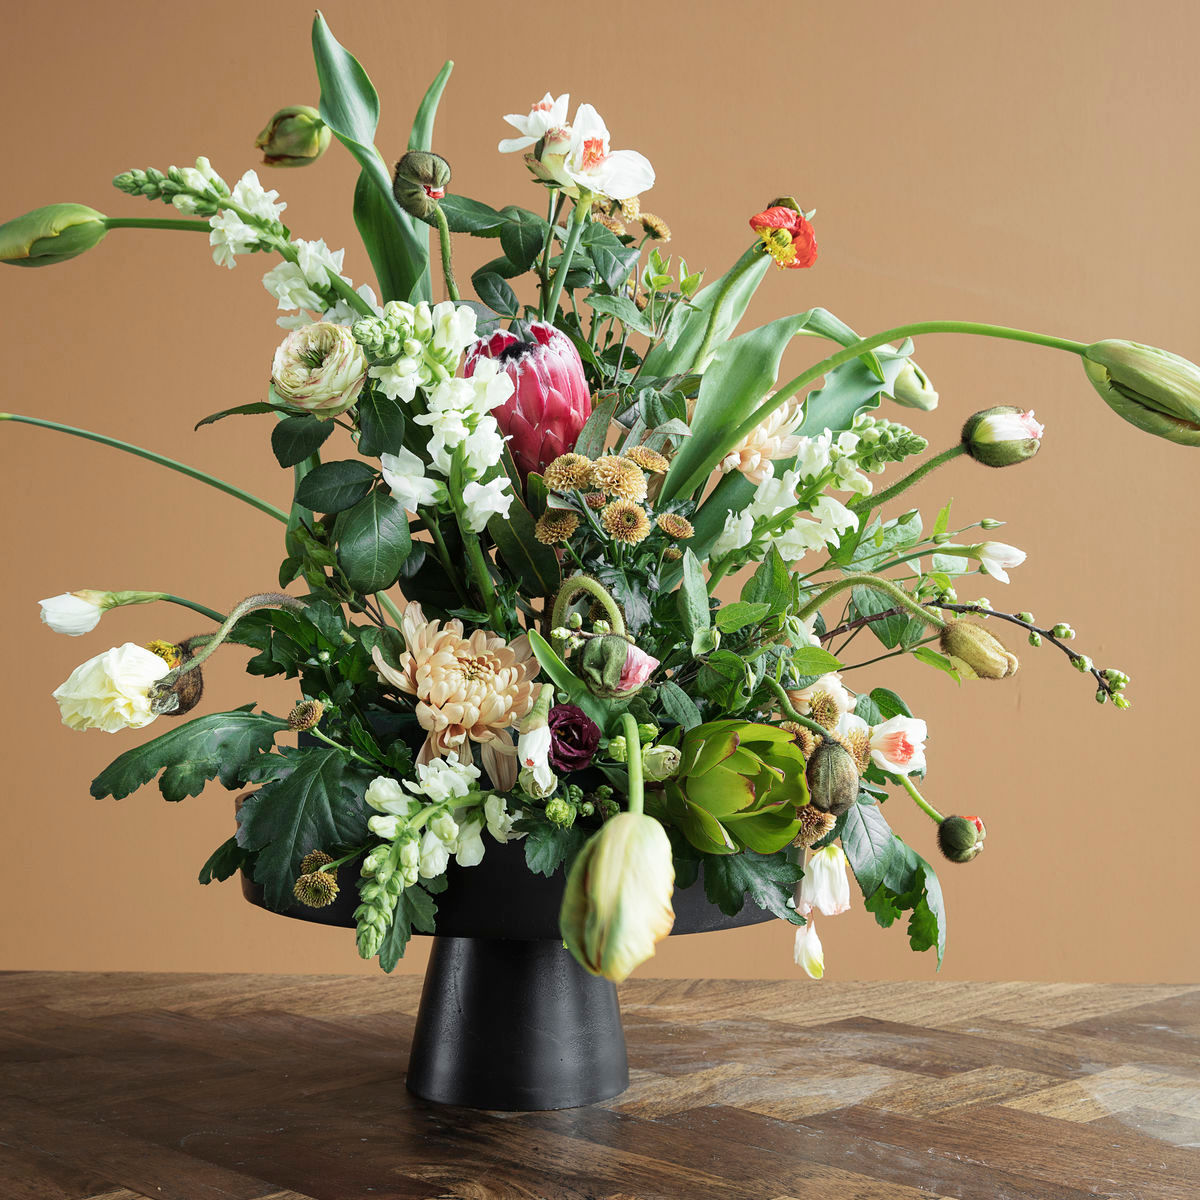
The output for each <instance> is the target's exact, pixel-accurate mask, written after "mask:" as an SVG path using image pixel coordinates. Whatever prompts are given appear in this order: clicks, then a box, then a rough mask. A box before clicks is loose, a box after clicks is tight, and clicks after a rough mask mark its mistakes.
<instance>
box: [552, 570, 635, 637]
mask: <svg viewBox="0 0 1200 1200" xmlns="http://www.w3.org/2000/svg"><path fill="white" fill-rule="evenodd" d="M580 592H587V594H588V595H589V596H591V598H592V599H593V600H595V601H596V602H597V603H598V604H600V605H601V607H602V608H603V609H604V611H605V613H607V614H608V620H609V624H610V625H611V626H612V631H613V633H615V634H616V635H617V637H627V636H628V634H627V632H626V629H625V618H624V616H622V614H621V609H620V606H619V605H618V604H617V602H616V601H615V600H614V599H613V598H612V596H611V595H610V594H609V591H608V589H607V588H606V587H605V586H604V585H603V584H602V583H599V582H598V581H597V580H595V579H593V578H592V577H591V576H590V575H572V576H571V578H570V579H568V580H566V581H565V582H564V583H563V585H562V587H560V588H559V589H558V595H557V596H555V597H554V607H553V608H552V609H551V612H550V628H551V629H552V630H553V629H561V628H562V627H563V625H565V624H566V620H567V609H568V607H569V606H570V604H571V602H572V601H573V600H574V599H575V597H576V596H578V595H579V593H580Z"/></svg>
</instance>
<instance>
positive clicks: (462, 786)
mask: <svg viewBox="0 0 1200 1200" xmlns="http://www.w3.org/2000/svg"><path fill="white" fill-rule="evenodd" d="M479 774H480V772H479V768H478V767H477V766H476V765H475V764H474V763H473V762H471V760H470V759H467V760H466V761H465V762H460V761H459V758H458V755H457V754H456V753H454V752H453V751H452V752H451V753H450V754H447V755H446V757H445V758H435V759H433V760H431V761H430V762H427V763H420V762H419V763H417V782H416V783H412V782H409V783H406V784H405V785H404V786H405V787H407V788H408V789H409V790H410V791H412V792H415V793H416V794H417V795H419V796H424V797H426V799H428V800H432V801H433V802H434V803H435V804H444V803H445V802H446V801H447V800H454V799H461V798H462V797H463V796H465V795H467V794H468V793H469V792H470V791H471V789H472V788H473V787H474V786H475V783H476V781H477V780H478V779H479Z"/></svg>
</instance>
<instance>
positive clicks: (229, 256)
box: [208, 208, 260, 271]
mask: <svg viewBox="0 0 1200 1200" xmlns="http://www.w3.org/2000/svg"><path fill="white" fill-rule="evenodd" d="M208 227H209V235H208V244H209V245H210V246H211V247H212V256H213V262H215V263H216V264H217V266H218V267H228V268H229V269H230V270H231V271H232V270H233V268H234V267H236V266H237V256H238V255H239V254H249V253H250V251H251V250H253V249H255V247H256V246H257V245H258V236H259V233H260V231H259V230H257V229H255V228H254V226H253V225H247V224H246V223H245V221H243V220H242V218H241V217H239V216H238V215H237V213H235V212H234V211H233V210H232V209H228V208H226V209H222V210H221V211H220V212H219V213H215V214H214V215H213V216H211V217H209V218H208Z"/></svg>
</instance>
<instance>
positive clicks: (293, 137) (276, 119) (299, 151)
mask: <svg viewBox="0 0 1200 1200" xmlns="http://www.w3.org/2000/svg"><path fill="white" fill-rule="evenodd" d="M332 138H333V134H332V133H331V132H330V129H329V126H328V125H326V124H325V122H324V121H322V120H321V114H320V113H319V112H317V110H316V109H315V108H312V107H311V106H310V105H308V104H289V105H288V106H287V107H286V108H281V109H280V110H279V111H278V112H277V113H276V114H275V115H274V116H273V117H272V118H271V119H270V120H269V121H268V122H267V124H266V128H264V129H263V131H262V132H261V133H260V134H259V135H258V137H256V138H255V139H254V145H255V146H256V147H257V148H258V149H259V150H261V151H262V152H263V163H264V164H265V165H266V166H268V167H307V166H308V165H309V164H310V163H314V162H316V161H317V159H318V158H320V157H321V155H322V154H324V153H325V151H326V150H328V149H329V143H330V141H331V140H332Z"/></svg>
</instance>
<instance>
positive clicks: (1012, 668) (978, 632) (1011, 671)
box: [938, 621, 1021, 679]
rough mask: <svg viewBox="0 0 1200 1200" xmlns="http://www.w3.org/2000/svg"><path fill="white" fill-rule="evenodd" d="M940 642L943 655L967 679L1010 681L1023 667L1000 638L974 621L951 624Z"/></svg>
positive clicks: (953, 622) (952, 622) (943, 633)
mask: <svg viewBox="0 0 1200 1200" xmlns="http://www.w3.org/2000/svg"><path fill="white" fill-rule="evenodd" d="M938 640H939V642H940V645H941V648H942V653H943V654H945V655H946V656H947V657H949V658H950V659H952V660H953V661H954V665H955V667H957V668H958V669H959V670H960V671H962V672H963V673H964V674H965V675H966V676H967V678H968V679H1007V678H1008V676H1010V675H1015V674H1016V673H1017V668H1018V667H1019V666H1020V665H1021V663H1020V660H1019V659H1018V658H1017V656H1016V655H1015V654H1013V653H1012V652H1011V651H1009V650H1006V649H1005V647H1004V643H1003V642H1001V641H1000V639H999V638H997V637H994V636H993V635H992V634H991V633H989V632H988V631H987V630H986V629H984V628H983V626H982V625H976V624H975V623H974V622H973V621H951V622H950V624H949V625H947V626H946V628H945V629H943V630H942V632H941V636H940V638H939V639H938Z"/></svg>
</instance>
